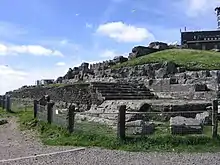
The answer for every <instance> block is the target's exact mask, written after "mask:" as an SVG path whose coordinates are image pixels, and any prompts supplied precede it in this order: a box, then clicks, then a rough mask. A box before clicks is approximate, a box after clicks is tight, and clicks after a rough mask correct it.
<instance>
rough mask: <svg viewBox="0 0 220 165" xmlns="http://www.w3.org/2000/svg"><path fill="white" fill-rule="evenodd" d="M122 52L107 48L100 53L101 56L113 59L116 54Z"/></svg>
mask: <svg viewBox="0 0 220 165" xmlns="http://www.w3.org/2000/svg"><path fill="white" fill-rule="evenodd" d="M119 55H120V54H118V53H116V52H115V51H114V50H105V51H103V52H101V53H100V57H103V58H108V59H113V58H114V57H115V56H119Z"/></svg>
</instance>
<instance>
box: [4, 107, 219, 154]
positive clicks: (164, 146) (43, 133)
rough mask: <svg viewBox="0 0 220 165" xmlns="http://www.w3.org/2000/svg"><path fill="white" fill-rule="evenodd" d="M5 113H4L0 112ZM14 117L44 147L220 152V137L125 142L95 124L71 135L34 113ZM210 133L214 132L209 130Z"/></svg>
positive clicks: (135, 138)
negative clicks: (40, 118) (40, 120)
mask: <svg viewBox="0 0 220 165" xmlns="http://www.w3.org/2000/svg"><path fill="white" fill-rule="evenodd" d="M0 112H1V111H0ZM13 115H15V116H17V117H19V124H20V128H21V129H27V130H30V129H32V130H35V131H37V133H39V135H40V138H41V140H42V142H43V143H44V144H47V145H56V146H57V145H58V146H60V145H62V146H82V147H83V146H84V147H101V148H107V149H116V150H125V151H134V152H136V151H141V152H149V151H158V152H164V151H171V152H216V151H220V138H217V139H215V140H213V139H212V138H211V137H210V136H203V135H190V136H176V135H175V136H172V135H170V134H166V133H165V132H161V134H160V131H157V133H156V134H155V135H152V136H145V137H140V136H139V137H138V136H133V137H132V136H129V137H127V138H126V139H125V141H120V140H119V139H117V137H116V133H115V131H113V130H111V129H110V128H108V127H106V126H103V125H98V124H95V123H91V122H83V123H77V124H76V125H75V126H76V127H75V128H76V131H75V132H74V133H72V134H70V133H69V132H68V131H67V130H66V129H64V128H61V127H58V126H56V125H49V124H47V123H44V122H39V121H37V120H35V119H33V113H32V111H30V110H28V111H20V112H17V113H14V114H13ZM207 131H210V129H207Z"/></svg>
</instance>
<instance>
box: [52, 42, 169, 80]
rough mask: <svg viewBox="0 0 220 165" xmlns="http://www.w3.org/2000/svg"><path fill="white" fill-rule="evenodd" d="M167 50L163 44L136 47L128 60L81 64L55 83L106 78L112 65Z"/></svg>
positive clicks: (116, 58) (122, 58)
mask: <svg viewBox="0 0 220 165" xmlns="http://www.w3.org/2000/svg"><path fill="white" fill-rule="evenodd" d="M165 49H169V46H168V44H166V43H163V42H152V43H150V44H149V46H147V47H145V46H136V47H134V48H133V49H132V53H129V56H128V58H126V57H123V56H116V57H114V58H113V59H112V60H107V61H103V62H100V63H96V64H91V65H89V63H85V62H84V63H82V64H81V65H80V66H79V67H74V68H73V69H72V68H69V71H68V72H67V74H66V75H64V76H63V77H58V78H57V80H56V83H68V81H69V82H70V83H73V82H77V81H84V80H88V79H91V78H95V77H99V78H104V77H108V76H109V75H108V74H109V72H110V71H111V67H112V66H113V65H116V64H119V63H123V62H126V61H128V60H130V59H133V58H137V57H140V56H143V55H147V54H150V53H154V52H157V51H161V50H165Z"/></svg>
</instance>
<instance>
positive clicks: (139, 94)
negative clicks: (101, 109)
mask: <svg viewBox="0 0 220 165" xmlns="http://www.w3.org/2000/svg"><path fill="white" fill-rule="evenodd" d="M102 96H103V97H105V96H134V97H135V96H154V95H153V94H151V93H131V92H129V93H119V92H118V93H102Z"/></svg>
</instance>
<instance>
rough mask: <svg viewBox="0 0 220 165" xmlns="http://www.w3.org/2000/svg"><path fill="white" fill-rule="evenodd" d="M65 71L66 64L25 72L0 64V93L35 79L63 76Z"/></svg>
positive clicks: (66, 69)
mask: <svg viewBox="0 0 220 165" xmlns="http://www.w3.org/2000/svg"><path fill="white" fill-rule="evenodd" d="M67 71H68V67H67V66H60V67H53V68H49V69H36V70H30V71H26V72H25V71H21V70H18V69H15V68H12V67H6V66H4V65H0V79H1V81H0V95H2V94H5V92H7V91H11V90H15V89H18V88H20V87H22V86H24V85H34V84H35V82H36V80H39V79H56V78H58V77H59V76H64V75H65V73H66V72H67Z"/></svg>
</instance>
